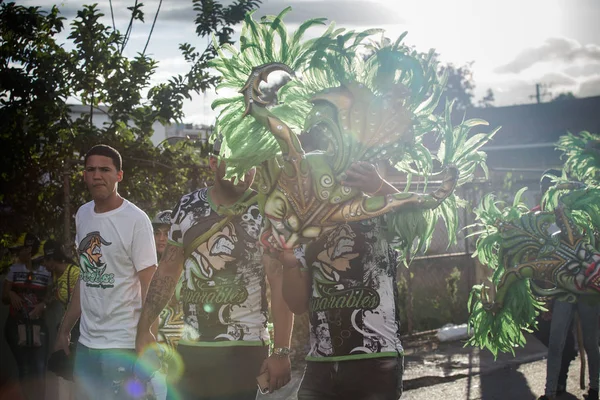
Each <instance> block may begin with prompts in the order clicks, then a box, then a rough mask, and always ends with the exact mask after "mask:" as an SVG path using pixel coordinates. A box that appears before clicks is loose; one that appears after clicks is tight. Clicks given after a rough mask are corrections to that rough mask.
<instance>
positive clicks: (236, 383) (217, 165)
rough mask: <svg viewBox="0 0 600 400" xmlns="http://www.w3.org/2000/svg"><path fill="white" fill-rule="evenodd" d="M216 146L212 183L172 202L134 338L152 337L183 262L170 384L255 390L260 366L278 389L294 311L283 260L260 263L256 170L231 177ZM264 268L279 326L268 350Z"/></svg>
mask: <svg viewBox="0 0 600 400" xmlns="http://www.w3.org/2000/svg"><path fill="white" fill-rule="evenodd" d="M217 149H218V146H217V144H216V142H215V146H214V152H215V154H214V155H212V156H211V157H210V160H209V165H210V168H211V170H212V171H213V173H214V174H215V183H214V185H213V186H211V187H209V188H202V189H198V190H196V191H194V192H192V193H189V194H186V195H185V196H183V197H182V198H181V200H180V201H179V203H178V204H177V206H176V208H175V209H174V211H173V214H172V216H171V229H170V232H169V244H168V245H167V248H166V250H165V254H164V255H163V257H162V258H161V262H160V265H159V267H158V270H157V272H156V274H155V275H154V277H153V279H152V283H151V285H150V289H149V291H148V300H147V302H146V304H145V305H144V308H143V311H142V316H141V317H140V322H139V324H138V337H137V340H136V347H137V349H138V352H141V351H143V350H144V349H145V348H147V347H148V346H152V344H153V343H154V342H155V338H154V335H153V334H152V332H151V326H152V324H153V323H154V321H155V320H156V319H157V317H158V316H159V313H160V312H161V311H162V310H163V309H164V307H165V306H166V305H167V303H168V302H169V300H170V299H171V297H172V296H173V293H174V292H175V288H176V286H177V284H178V281H179V278H180V276H181V274H182V271H183V274H184V276H183V281H182V283H181V290H179V292H180V301H181V303H182V307H183V312H184V331H183V335H182V337H181V340H180V341H179V343H178V345H177V351H178V353H179V354H180V355H181V358H182V361H183V363H184V372H183V376H182V379H181V380H180V381H179V382H178V383H177V388H173V389H174V390H177V391H178V395H179V396H180V398H181V399H186V400H187V399H195V400H196V399H203V400H205V399H206V400H207V399H211V400H212V399H219V400H224V399H231V400H233V399H235V400H244V399H247V400H254V399H255V398H256V392H257V381H256V378H257V376H259V375H261V376H263V375H262V374H264V376H263V377H266V378H267V379H266V380H268V381H269V382H268V385H267V386H268V388H266V389H268V390H269V391H271V392H273V391H275V390H278V389H279V388H280V387H282V386H284V385H285V384H287V383H288V382H289V380H290V361H289V356H288V355H289V351H290V349H289V345H290V335H291V330H292V323H293V316H292V314H291V312H290V311H289V309H288V308H287V305H286V304H285V301H284V300H283V298H282V293H281V278H282V276H281V275H282V274H281V264H276V263H269V264H268V265H266V264H265V263H263V259H262V250H261V248H259V246H258V236H259V231H260V227H261V223H262V216H261V214H260V212H259V210H258V205H257V204H256V195H257V193H256V192H255V191H254V190H252V189H250V187H251V185H252V182H253V180H254V174H255V171H254V170H252V171H250V172H248V173H247V174H246V175H245V176H243V177H241V178H240V179H239V180H235V179H226V178H225V168H226V167H225V162H224V161H222V160H220V159H219V156H218V150H217ZM265 277H266V278H267V280H268V282H269V285H270V287H271V310H272V315H273V324H274V331H275V333H274V342H275V343H274V349H273V352H272V354H271V355H270V356H269V342H270V337H269V332H268V330H267V322H268V306H269V304H268V302H267V296H266V279H265ZM261 365H262V366H261ZM171 391H172V388H171V387H170V388H169V393H171Z"/></svg>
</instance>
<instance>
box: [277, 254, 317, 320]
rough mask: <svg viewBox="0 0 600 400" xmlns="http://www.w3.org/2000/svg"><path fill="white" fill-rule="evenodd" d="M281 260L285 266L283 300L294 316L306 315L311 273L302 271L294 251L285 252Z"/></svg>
mask: <svg viewBox="0 0 600 400" xmlns="http://www.w3.org/2000/svg"><path fill="white" fill-rule="evenodd" d="M280 260H281V262H282V264H283V281H282V296H283V299H284V300H285V302H286V303H287V305H288V307H289V309H290V310H291V311H292V312H293V313H294V314H296V315H300V314H304V313H305V312H306V311H308V300H309V296H310V272H308V271H302V269H301V267H302V264H301V263H300V261H298V259H297V258H296V256H295V254H294V252H293V251H285V252H283V253H282V254H281V257H280Z"/></svg>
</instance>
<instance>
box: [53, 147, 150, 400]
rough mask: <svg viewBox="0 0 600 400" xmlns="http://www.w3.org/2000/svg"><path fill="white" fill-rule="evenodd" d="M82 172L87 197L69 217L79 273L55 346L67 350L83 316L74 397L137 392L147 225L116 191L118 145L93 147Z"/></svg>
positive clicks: (119, 167) (120, 171)
mask: <svg viewBox="0 0 600 400" xmlns="http://www.w3.org/2000/svg"><path fill="white" fill-rule="evenodd" d="M83 179H84V182H85V184H86V185H87V188H88V190H89V192H90V194H91V197H92V201H90V202H89V203H86V204H84V205H83V206H81V207H80V208H79V210H78V211H77V215H76V218H75V224H76V229H77V234H76V243H77V245H78V246H77V253H78V255H79V267H80V268H81V272H80V276H79V284H78V285H76V286H75V290H74V291H73V298H72V300H71V302H70V303H69V305H68V307H67V311H66V313H65V316H64V318H63V321H62V323H61V326H60V329H59V332H58V336H57V339H56V345H55V351H58V350H63V351H64V352H65V353H66V354H67V355H69V354H70V350H69V344H70V336H71V330H72V329H73V326H74V325H75V323H76V322H77V320H78V319H79V318H80V317H81V324H80V336H79V341H78V343H77V348H76V352H75V364H74V370H73V372H74V378H75V386H76V391H77V398H78V399H79V398H84V399H99V400H100V399H101V400H104V399H131V398H136V397H138V395H139V392H140V391H141V390H143V389H142V388H141V384H140V382H139V381H138V380H137V379H136V377H135V375H134V365H135V361H136V353H135V335H136V326H137V323H138V319H139V315H140V312H141V309H142V305H143V303H144V301H145V300H146V292H147V290H148V285H149V284H150V281H151V279H152V275H153V274H154V271H155V269H156V264H157V260H156V248H155V246H154V237H153V232H152V225H151V223H150V219H149V218H148V216H147V215H146V213H144V212H143V211H142V210H140V209H139V208H138V207H136V206H135V205H134V204H133V203H131V202H129V201H128V200H126V199H124V198H123V197H121V196H120V195H119V193H118V184H119V182H121V181H122V180H123V169H122V159H121V155H120V154H119V152H118V151H117V150H115V149H114V148H112V147H110V146H106V145H97V146H94V147H92V148H91V149H90V150H89V151H88V152H87V153H86V155H85V157H84V171H83Z"/></svg>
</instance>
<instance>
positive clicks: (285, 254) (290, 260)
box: [277, 249, 299, 268]
mask: <svg viewBox="0 0 600 400" xmlns="http://www.w3.org/2000/svg"><path fill="white" fill-rule="evenodd" d="M277 259H278V260H279V262H280V263H281V265H283V266H284V268H294V267H296V266H298V263H299V261H298V258H297V257H296V253H294V250H293V249H286V250H283V251H280V252H279V254H277Z"/></svg>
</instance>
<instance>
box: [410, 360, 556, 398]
mask: <svg viewBox="0 0 600 400" xmlns="http://www.w3.org/2000/svg"><path fill="white" fill-rule="evenodd" d="M547 355H548V353H547V352H545V351H544V352H539V353H535V354H531V355H528V356H524V357H519V358H514V359H512V360H508V361H504V362H497V363H496V362H495V363H493V364H491V365H490V366H488V367H485V366H484V367H483V368H479V369H477V370H475V371H473V372H472V373H470V374H465V373H457V374H452V375H447V376H439V375H430V376H420V377H418V378H414V379H408V380H404V381H403V386H404V390H405V391H408V390H414V389H420V388H423V387H428V386H434V385H439V384H442V383H448V382H454V381H456V380H459V379H463V378H467V377H469V376H476V375H487V374H490V373H493V372H496V371H498V370H501V369H504V368H509V367H513V366H515V365H521V364H529V363H531V362H535V361H539V360H543V359H544V358H546V356H547Z"/></svg>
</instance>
